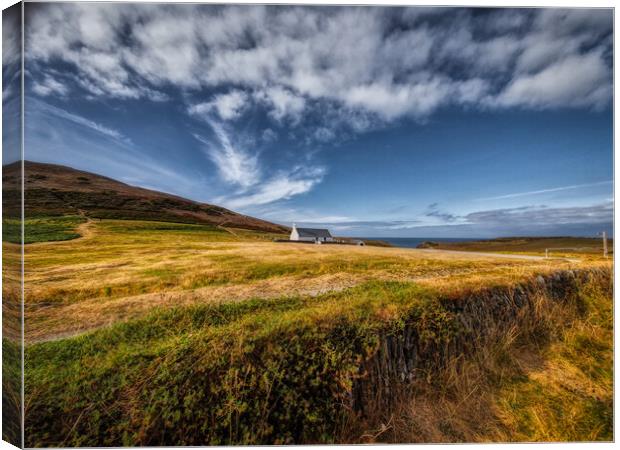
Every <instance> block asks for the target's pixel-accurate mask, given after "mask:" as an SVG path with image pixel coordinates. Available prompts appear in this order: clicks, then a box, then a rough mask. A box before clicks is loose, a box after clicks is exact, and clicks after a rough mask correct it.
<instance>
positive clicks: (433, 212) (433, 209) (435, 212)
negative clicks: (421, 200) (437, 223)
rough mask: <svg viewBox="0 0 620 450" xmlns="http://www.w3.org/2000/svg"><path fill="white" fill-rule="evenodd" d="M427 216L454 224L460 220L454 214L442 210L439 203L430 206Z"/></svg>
mask: <svg viewBox="0 0 620 450" xmlns="http://www.w3.org/2000/svg"><path fill="white" fill-rule="evenodd" d="M425 216H426V217H432V218H435V219H440V220H441V221H443V222H454V221H456V220H457V219H458V218H459V217H458V216H456V215H454V214H451V213H448V212H445V211H442V210H440V209H439V204H438V203H431V204H430V205H428V207H427V211H426V214H425Z"/></svg>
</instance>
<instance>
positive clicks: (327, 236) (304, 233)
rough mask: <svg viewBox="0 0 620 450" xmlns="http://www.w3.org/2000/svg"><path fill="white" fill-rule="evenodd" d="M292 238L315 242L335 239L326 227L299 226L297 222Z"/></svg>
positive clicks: (292, 239) (293, 239)
mask: <svg viewBox="0 0 620 450" xmlns="http://www.w3.org/2000/svg"><path fill="white" fill-rule="evenodd" d="M290 239H291V241H303V242H314V243H315V244H321V243H323V242H333V241H334V238H333V237H332V235H331V233H330V232H329V230H328V229H326V228H297V225H295V224H293V229H292V230H291V237H290Z"/></svg>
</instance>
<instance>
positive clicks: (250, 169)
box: [194, 120, 261, 189]
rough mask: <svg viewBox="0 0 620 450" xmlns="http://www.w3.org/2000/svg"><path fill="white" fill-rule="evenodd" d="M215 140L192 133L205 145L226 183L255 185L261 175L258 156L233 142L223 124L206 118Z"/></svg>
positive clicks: (246, 185) (241, 185)
mask: <svg viewBox="0 0 620 450" xmlns="http://www.w3.org/2000/svg"><path fill="white" fill-rule="evenodd" d="M207 122H208V123H209V125H210V126H211V128H212V130H213V132H214V134H215V137H216V139H217V142H211V141H209V140H207V139H205V138H204V137H202V136H200V135H198V134H194V137H195V138H196V139H197V140H198V141H200V142H201V143H202V144H204V146H205V151H206V152H207V154H208V156H209V158H210V159H211V161H213V163H214V164H215V165H216V167H217V169H218V171H219V173H220V175H221V177H222V178H223V179H224V181H226V182H227V183H231V184H234V185H237V186H240V187H241V188H243V189H247V188H249V187H250V186H253V185H255V184H256V183H257V182H258V181H259V180H260V177H261V169H260V166H259V163H258V156H257V155H255V154H254V155H252V154H250V153H249V152H246V151H244V150H242V149H241V148H239V147H238V146H237V145H235V144H233V142H232V141H231V138H230V136H229V134H228V132H227V131H226V130H225V127H224V125H222V124H221V123H218V122H217V121H215V120H207Z"/></svg>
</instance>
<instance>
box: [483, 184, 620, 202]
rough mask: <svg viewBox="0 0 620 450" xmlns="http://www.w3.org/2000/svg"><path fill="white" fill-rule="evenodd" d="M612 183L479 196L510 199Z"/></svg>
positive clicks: (485, 198) (488, 198) (486, 198)
mask: <svg viewBox="0 0 620 450" xmlns="http://www.w3.org/2000/svg"><path fill="white" fill-rule="evenodd" d="M611 184H613V181H611V180H608V181H597V182H596V183H585V184H572V185H569V186H560V187H556V188H549V189H539V190H537V191H526V192H516V193H513V194H505V195H498V196H496V197H484V198H479V199H478V200H503V199H508V198H518V197H528V196H530V195H539V194H548V193H551V192H561V191H570V190H573V189H583V188H589V187H595V186H604V185H611Z"/></svg>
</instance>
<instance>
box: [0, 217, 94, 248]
mask: <svg viewBox="0 0 620 450" xmlns="http://www.w3.org/2000/svg"><path fill="white" fill-rule="evenodd" d="M83 222H85V219H84V218H82V217H80V216H54V217H52V216H50V217H33V218H27V219H26V220H25V222H24V244H32V243H35V242H49V241H67V240H70V239H75V238H78V237H80V234H79V233H77V232H76V231H75V229H76V227H77V226H78V225H79V224H81V223H83ZM2 234H3V240H4V241H7V242H12V243H14V244H19V243H21V221H20V220H19V219H4V220H3V221H2Z"/></svg>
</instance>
